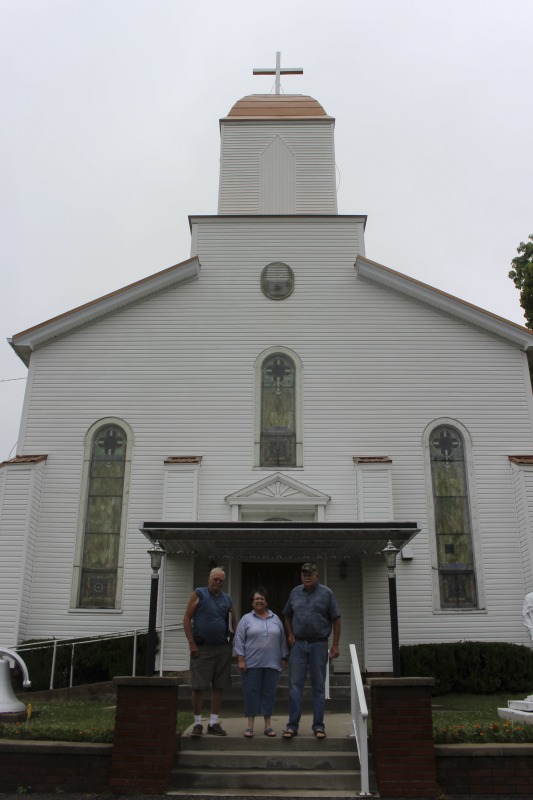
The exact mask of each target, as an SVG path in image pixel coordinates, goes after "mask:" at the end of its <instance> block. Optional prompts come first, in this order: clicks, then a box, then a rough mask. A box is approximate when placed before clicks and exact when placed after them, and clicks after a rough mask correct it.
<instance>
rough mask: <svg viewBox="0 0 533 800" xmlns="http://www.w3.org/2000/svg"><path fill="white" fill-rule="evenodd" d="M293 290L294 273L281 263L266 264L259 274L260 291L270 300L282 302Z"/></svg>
mask: <svg viewBox="0 0 533 800" xmlns="http://www.w3.org/2000/svg"><path fill="white" fill-rule="evenodd" d="M293 289H294V272H293V271H292V269H291V268H290V267H289V266H287V264H283V263H282V262H281V261H273V262H272V264H267V265H266V267H265V268H264V270H263V271H262V273H261V291H262V292H263V294H264V295H266V296H267V297H270V299H271V300H284V299H285V298H286V297H288V296H289V295H290V294H292V291H293Z"/></svg>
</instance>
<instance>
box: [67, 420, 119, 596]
mask: <svg viewBox="0 0 533 800" xmlns="http://www.w3.org/2000/svg"><path fill="white" fill-rule="evenodd" d="M127 445H128V437H127V434H126V431H125V430H124V428H122V427H121V426H119V425H117V424H114V423H110V424H106V425H102V426H101V427H99V428H98V429H97V430H96V431H95V433H94V434H93V436H92V440H91V445H90V457H89V463H88V465H87V467H88V480H87V502H86V509H85V524H84V530H83V545H82V552H81V564H80V577H79V597H78V602H77V605H78V607H79V608H115V607H116V602H117V588H118V586H117V575H118V567H119V559H120V545H121V534H122V530H123V520H124V511H125V508H124V494H125V492H124V489H125V477H126V463H127V462H126V453H127Z"/></svg>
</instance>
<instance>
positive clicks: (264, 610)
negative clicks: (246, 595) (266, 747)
mask: <svg viewBox="0 0 533 800" xmlns="http://www.w3.org/2000/svg"><path fill="white" fill-rule="evenodd" d="M251 601H252V610H251V611H250V613H249V614H245V615H244V617H242V619H241V621H240V622H239V624H238V625H237V630H236V632H235V639H234V640H233V647H234V649H235V652H236V653H237V663H238V666H239V669H240V671H241V678H242V692H243V695H244V716H245V717H248V727H247V728H246V730H245V731H244V735H245V737H246V738H247V739H251V738H252V736H253V735H254V720H255V717H257V716H259V715H262V716H263V717H264V719H265V736H275V735H276V733H275V731H274V730H273V729H272V726H271V717H272V711H273V710H274V701H275V699H276V689H277V687H278V680H279V673H280V672H281V670H282V669H285V668H286V666H287V655H288V652H289V651H288V648H287V642H286V640H285V633H284V631H283V625H282V623H281V620H280V618H279V617H278V616H276V614H273V613H272V611H270V610H269V609H268V594H267V591H266V589H264V588H263V587H262V586H260V587H258V588H257V589H255V590H254V591H253V592H252V594H251Z"/></svg>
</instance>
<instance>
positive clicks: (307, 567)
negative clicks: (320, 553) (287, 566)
mask: <svg viewBox="0 0 533 800" xmlns="http://www.w3.org/2000/svg"><path fill="white" fill-rule="evenodd" d="M300 571H301V572H318V567H317V565H316V564H312V563H311V562H310V561H307V562H306V563H305V564H302V569H301V570H300Z"/></svg>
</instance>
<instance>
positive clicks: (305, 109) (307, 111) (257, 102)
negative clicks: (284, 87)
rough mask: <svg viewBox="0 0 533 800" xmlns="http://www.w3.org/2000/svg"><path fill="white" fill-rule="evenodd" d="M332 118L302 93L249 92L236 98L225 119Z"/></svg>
mask: <svg viewBox="0 0 533 800" xmlns="http://www.w3.org/2000/svg"><path fill="white" fill-rule="evenodd" d="M302 117H304V118H307V119H316V118H320V119H332V117H329V116H328V115H327V114H326V112H325V111H324V109H323V108H322V106H321V105H320V103H318V102H317V101H316V100H315V99H314V98H313V97H308V96H307V95H304V94H250V95H248V96H247V97H242V98H241V99H240V100H237V102H236V103H235V105H234V106H233V108H232V109H231V111H230V112H229V114H228V116H227V117H226V119H295V118H296V119H301V118H302Z"/></svg>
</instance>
